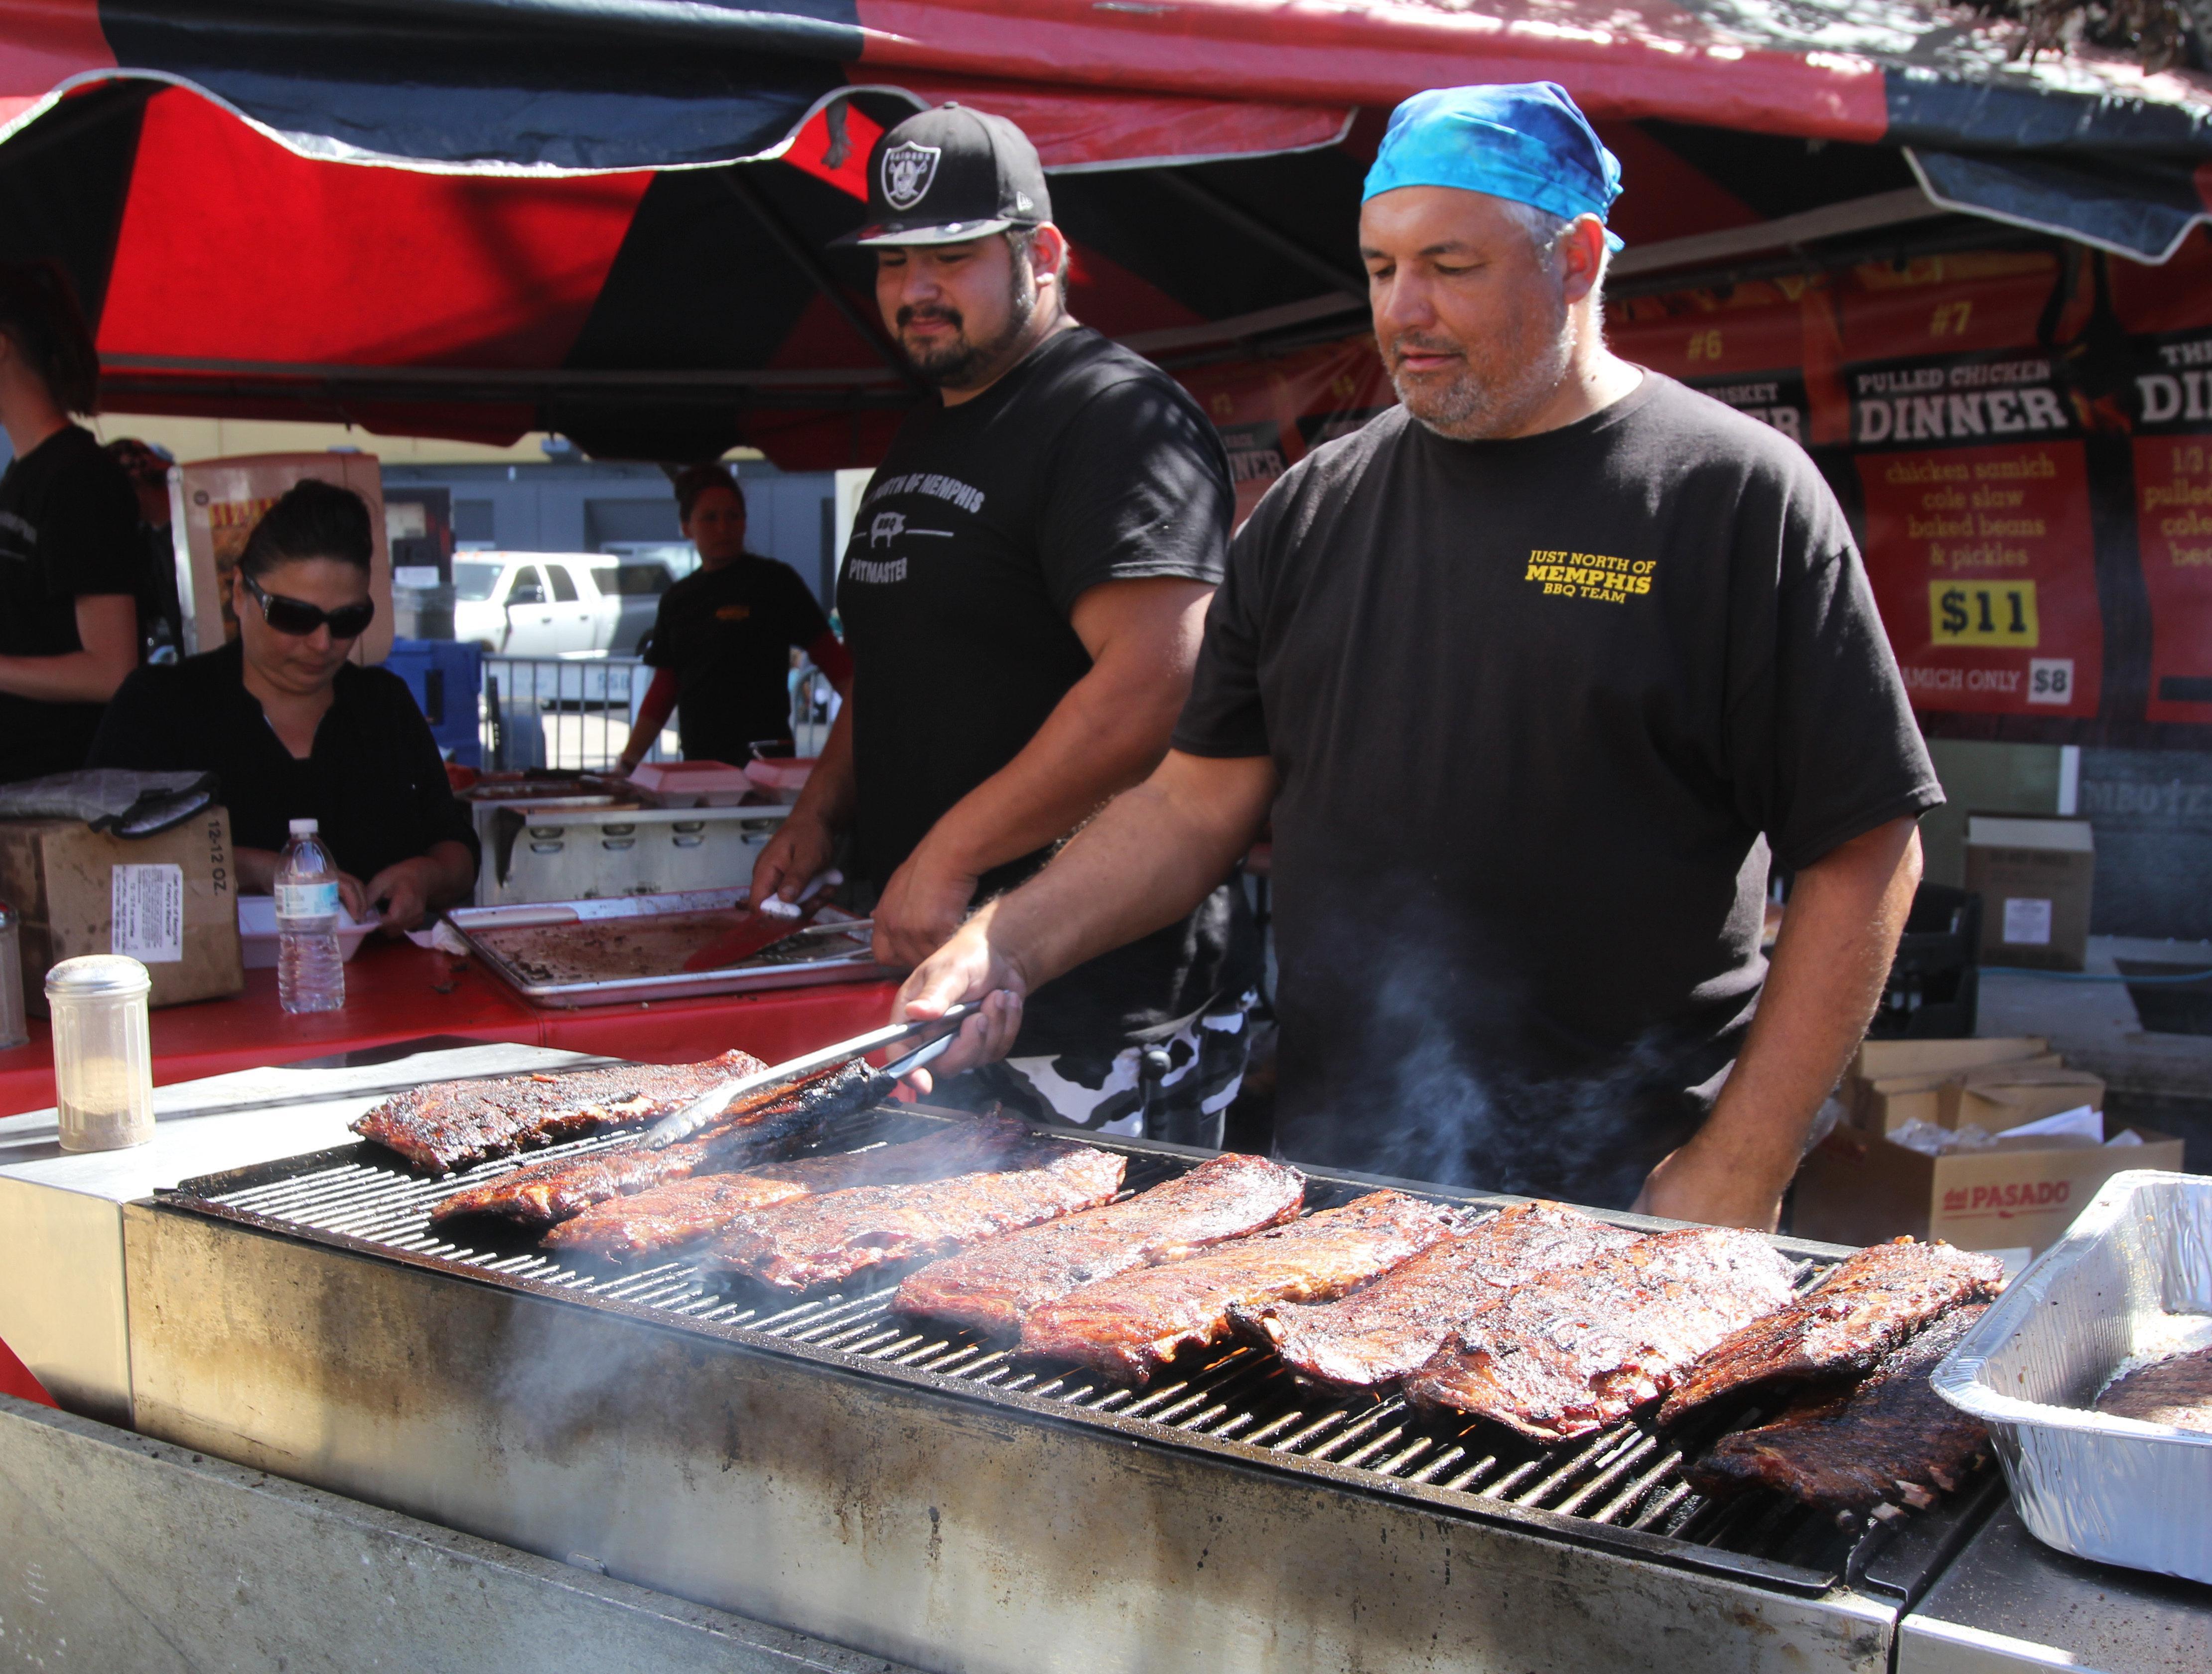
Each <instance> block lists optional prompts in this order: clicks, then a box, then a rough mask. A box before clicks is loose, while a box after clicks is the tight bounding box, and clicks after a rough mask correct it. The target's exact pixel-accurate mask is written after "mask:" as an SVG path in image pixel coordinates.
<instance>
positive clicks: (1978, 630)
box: [1928, 581, 2041, 651]
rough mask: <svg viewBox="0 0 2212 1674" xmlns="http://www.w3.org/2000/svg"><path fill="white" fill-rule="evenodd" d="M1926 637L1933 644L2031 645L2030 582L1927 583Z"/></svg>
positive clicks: (2034, 632) (2036, 635)
mask: <svg viewBox="0 0 2212 1674" xmlns="http://www.w3.org/2000/svg"><path fill="white" fill-rule="evenodd" d="M1928 624H1929V625H1928V636H1929V639H1931V640H1933V641H1934V642H1936V644H1938V645H1997V646H2003V647H2005V648H2008V649H2010V650H2016V651H2019V650H2028V649H2032V648H2033V647H2034V646H2035V645H2036V644H2037V643H2038V642H2039V639H2040V637H2041V635H2040V631H2039V628H2038V626H2037V624H2036V617H2035V583H2034V582H2033V581H1930V582H1929V584H1928Z"/></svg>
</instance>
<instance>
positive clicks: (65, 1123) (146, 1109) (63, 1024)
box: [46, 953, 154, 1151]
mask: <svg viewBox="0 0 2212 1674" xmlns="http://www.w3.org/2000/svg"><path fill="white" fill-rule="evenodd" d="M152 987H153V980H152V978H150V977H148V976H147V974H146V967H145V966H144V965H141V964H139V963H138V961H137V960H136V959H125V958H124V957H123V956H122V955H121V954H119V953H88V954H86V955H85V956H84V957H83V958H82V959H64V960H63V961H62V962H61V963H60V964H59V965H56V966H55V967H54V968H53V969H52V971H48V972H47V973H46V1007H47V1010H48V1011H49V1012H50V1013H51V1014H52V1018H53V1031H54V1104H55V1105H56V1106H57V1108H58V1111H59V1114H60V1121H61V1145H62V1149H63V1150H64V1151H116V1150H120V1149H121V1148H123V1147H125V1146H128V1145H143V1144H145V1143H147V1142H148V1141H149V1140H151V1139H152V1138H153V1137H154V1050H153V1046H152V1044H151V1042H150V1041H149V1038H148V1037H147V1031H146V995H147V991H148V990H149V989H151V988H152Z"/></svg>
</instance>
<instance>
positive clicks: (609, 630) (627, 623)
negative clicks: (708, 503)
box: [453, 552, 676, 657]
mask: <svg viewBox="0 0 2212 1674" xmlns="http://www.w3.org/2000/svg"><path fill="white" fill-rule="evenodd" d="M675 580H676V575H675V572H674V571H673V570H672V569H670V568H669V567H668V565H666V564H665V563H659V562H655V561H652V560H647V561H643V562H637V561H633V560H629V559H623V558H617V557H614V556H613V555H612V554H610V553H605V552H469V553H465V554H462V555H461V556H459V557H455V559H454V560H453V637H454V638H455V639H457V640H459V641H461V642H464V643H467V642H470V641H474V642H476V643H477V644H478V645H481V646H482V647H483V648H484V649H485V650H487V651H489V652H491V653H493V654H495V655H498V656H507V657H558V656H562V655H574V654H577V653H579V652H590V651H605V652H611V653H613V654H615V655H617V656H627V655H628V654H630V653H631V652H633V651H635V650H636V649H637V642H638V641H639V639H640V638H641V636H643V635H644V634H645V632H646V630H647V629H649V628H651V627H652V626H653V615H654V613H655V612H656V611H658V610H659V605H660V595H661V594H664V593H665V592H667V591H668V589H669V587H670V586H671V584H673V582H674V581H675Z"/></svg>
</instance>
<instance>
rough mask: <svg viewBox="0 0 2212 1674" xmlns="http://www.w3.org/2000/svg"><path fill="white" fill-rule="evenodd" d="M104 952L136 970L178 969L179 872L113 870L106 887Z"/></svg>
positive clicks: (181, 925)
mask: <svg viewBox="0 0 2212 1674" xmlns="http://www.w3.org/2000/svg"><path fill="white" fill-rule="evenodd" d="M109 891H110V913H109V923H110V928H109V931H108V940H107V947H108V951H109V952H110V953H126V954H128V955H130V957H131V958H132V959H137V961H139V963H141V964H142V965H178V964H181V963H182V962H183V959H184V957H185V868H184V867H181V866H118V867H115V868H114V871H113V876H112V880H111V882H110V885H109Z"/></svg>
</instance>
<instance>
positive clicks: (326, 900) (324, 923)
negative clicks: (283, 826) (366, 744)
mask: <svg viewBox="0 0 2212 1674" xmlns="http://www.w3.org/2000/svg"><path fill="white" fill-rule="evenodd" d="M320 829H321V828H320V827H319V826H318V825H317V824H316V823H315V822H314V821H313V820H312V819H295V820H294V821H293V822H292V840H291V841H290V842H289V843H286V844H285V845H284V852H283V855H280V856H278V858H277V861H276V1002H277V1004H279V1005H281V1006H282V1007H284V1009H285V1010H286V1011H288V1012H334V1011H336V1010H337V1009H338V1008H339V1007H341V1006H343V1005H344V1004H345V953H344V952H343V950H342V949H341V948H340V947H338V867H337V861H334V860H332V859H331V851H330V850H329V849H325V847H324V846H323V840H322V838H321V837H320V836H319V835H318V833H319V831H320Z"/></svg>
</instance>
